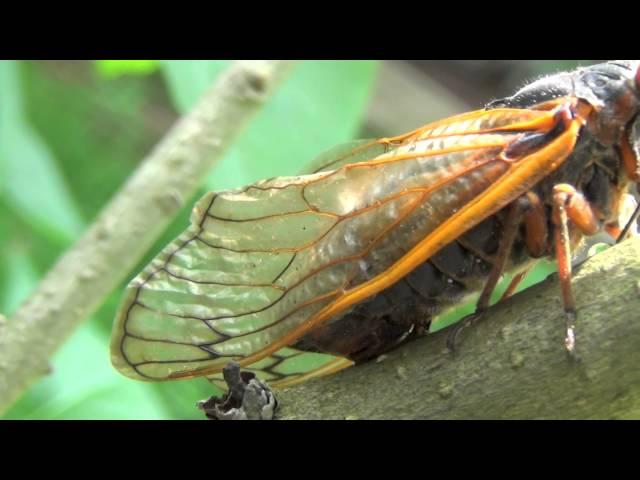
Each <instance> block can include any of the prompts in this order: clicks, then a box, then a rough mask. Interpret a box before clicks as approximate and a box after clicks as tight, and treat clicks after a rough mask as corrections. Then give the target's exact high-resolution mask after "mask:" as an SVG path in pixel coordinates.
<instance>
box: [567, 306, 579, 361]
mask: <svg viewBox="0 0 640 480" xmlns="http://www.w3.org/2000/svg"><path fill="white" fill-rule="evenodd" d="M565 322H566V327H565V335H564V346H565V348H566V351H567V355H568V356H569V360H571V361H573V362H576V363H579V362H580V357H578V354H577V353H576V313H575V312H573V311H567V312H565Z"/></svg>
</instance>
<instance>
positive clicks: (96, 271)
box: [0, 61, 292, 414]
mask: <svg viewBox="0 0 640 480" xmlns="http://www.w3.org/2000/svg"><path fill="white" fill-rule="evenodd" d="M291 66H292V63H291V62H282V61H253V62H237V63H236V64H234V65H233V66H232V67H230V68H229V69H228V70H227V71H226V72H225V73H223V74H222V75H221V76H220V78H219V79H218V81H217V82H216V84H215V85H214V86H213V88H211V90H210V91H209V92H207V93H206V94H205V95H204V97H203V98H202V99H201V101H200V102H199V103H198V105H197V106H196V107H195V108H194V109H193V111H191V112H190V113H189V114H188V115H186V116H185V117H183V118H182V119H181V120H180V121H179V122H178V123H177V124H176V125H175V126H174V127H173V128H172V130H171V131H170V132H169V133H168V134H167V135H166V136H165V138H164V139H163V140H162V141H161V142H160V143H159V144H158V145H157V146H156V148H155V149H154V150H153V151H152V152H151V153H150V154H149V155H148V157H147V158H145V159H144V161H143V162H142V163H141V165H140V167H139V168H138V170H137V171H136V172H135V173H134V174H133V175H132V176H131V178H130V179H129V180H128V181H127V183H126V184H125V185H124V186H123V188H122V189H121V190H120V192H119V193H118V194H117V195H116V196H115V197H114V198H113V200H112V201H111V202H110V203H109V204H108V205H107V206H106V207H105V209H104V210H103V211H102V213H101V214H100V215H99V217H98V218H97V219H96V221H95V222H94V224H93V225H91V227H90V228H89V229H88V231H87V232H86V233H85V234H84V236H83V237H82V238H81V239H80V240H78V242H77V243H76V244H75V245H74V246H73V247H72V248H71V249H70V250H69V251H68V252H67V253H65V254H64V256H63V257H61V258H60V260H59V261H58V263H57V264H56V265H55V266H54V267H53V268H52V269H51V270H50V271H49V273H48V274H47V275H46V276H45V277H44V279H43V280H42V282H41V283H40V285H39V286H38V288H37V290H36V291H35V292H34V293H33V295H31V297H30V298H29V299H28V300H27V301H26V302H25V303H24V304H23V305H22V306H21V307H20V308H19V309H18V310H17V311H16V312H15V313H14V314H13V315H12V316H11V317H10V318H9V319H8V320H7V321H6V322H3V323H0V414H1V413H2V412H3V411H4V410H6V409H7V408H8V407H9V406H10V405H11V404H12V403H13V401H14V400H15V399H17V398H18V396H19V395H20V394H21V393H22V392H24V391H25V390H26V389H27V387H28V386H29V385H30V384H31V383H32V382H33V381H35V380H36V379H37V378H38V377H39V376H41V375H43V374H45V373H46V372H47V370H48V359H49V357H50V356H51V355H52V354H53V353H54V351H55V350H56V349H57V348H58V347H59V346H60V345H61V344H62V343H63V342H64V340H65V339H66V338H67V337H68V336H69V335H70V334H71V333H72V332H73V330H74V329H75V328H76V327H77V326H78V325H79V324H80V322H82V320H84V319H85V318H87V317H88V316H89V315H91V314H92V313H93V312H94V310H95V309H96V308H97V307H98V306H99V305H100V304H101V303H102V302H103V301H104V299H105V298H106V296H107V295H108V294H109V293H110V292H111V291H112V290H113V288H115V287H116V286H117V285H118V283H119V282H121V281H122V280H123V279H124V277H125V275H127V273H128V272H129V271H130V270H131V268H133V267H134V266H135V263H136V262H137V261H138V260H139V259H140V258H141V256H142V255H143V254H144V252H145V251H147V250H148V248H149V247H150V246H151V244H152V243H153V242H154V240H155V239H156V238H157V237H158V236H159V235H160V234H161V233H162V231H163V230H164V229H165V228H166V227H167V225H168V224H169V222H170V221H171V219H172V218H173V217H174V215H175V214H176V213H177V212H178V210H179V209H180V208H181V207H182V205H183V203H184V201H185V200H188V199H189V198H190V197H191V196H192V195H193V194H194V193H195V191H196V189H197V187H198V185H199V184H200V182H201V180H202V178H203V177H204V176H205V174H206V172H208V171H209V170H210V169H211V167H212V166H213V164H214V163H215V162H216V161H217V160H218V159H219V158H220V157H221V156H222V154H223V153H224V152H225V150H226V149H227V148H228V147H229V146H230V145H231V143H232V142H233V140H234V138H235V137H236V136H237V134H238V133H239V132H240V131H241V130H242V128H243V127H244V125H246V124H247V122H248V121H249V119H250V118H251V117H252V116H253V115H254V114H255V113H256V112H257V111H258V110H259V108H260V106H261V105H262V103H263V102H264V101H265V99H266V98H267V97H268V96H269V94H270V93H271V92H272V91H273V90H274V88H275V86H276V85H277V84H278V83H279V82H280V81H281V80H282V79H283V78H284V76H285V75H286V73H288V71H289V70H290V68H291Z"/></svg>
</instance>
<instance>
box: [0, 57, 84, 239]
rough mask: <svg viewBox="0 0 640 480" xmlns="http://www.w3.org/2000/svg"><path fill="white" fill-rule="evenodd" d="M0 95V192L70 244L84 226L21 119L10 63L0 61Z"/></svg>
mask: <svg viewBox="0 0 640 480" xmlns="http://www.w3.org/2000/svg"><path fill="white" fill-rule="evenodd" d="M0 91H1V92H3V99H4V98H8V99H11V100H10V101H8V102H7V103H6V104H5V105H3V108H2V109H0V178H1V179H2V186H1V187H0V189H1V190H0V192H1V193H2V195H3V196H4V197H5V199H6V201H7V203H9V204H10V205H11V206H12V207H13V208H14V209H16V210H17V211H20V212H21V213H22V215H23V216H24V217H25V218H28V219H29V221H30V222H31V223H32V224H33V225H34V226H35V227H36V228H38V227H39V228H44V229H46V230H47V231H49V232H51V233H52V234H53V235H56V236H57V237H59V238H64V239H67V240H68V241H70V240H71V239H72V238H74V237H76V236H77V235H78V234H79V233H80V232H81V231H82V229H83V224H84V222H83V220H82V217H81V215H80V213H79V211H78V209H77V207H76V205H75V203H74V200H73V198H72V197H71V195H70V193H69V191H68V189H67V185H66V183H65V179H64V177H63V176H62V175H61V174H60V171H59V169H58V165H57V162H56V160H55V159H54V158H53V157H52V155H51V154H50V153H49V150H48V149H47V147H46V145H45V144H44V143H43V142H42V141H41V140H40V138H39V137H38V136H37V135H36V134H35V132H34V131H33V130H32V129H31V127H30V126H29V125H28V124H27V123H26V121H25V119H24V117H23V113H22V92H21V89H20V85H19V79H18V68H17V64H16V62H13V61H5V62H0Z"/></svg>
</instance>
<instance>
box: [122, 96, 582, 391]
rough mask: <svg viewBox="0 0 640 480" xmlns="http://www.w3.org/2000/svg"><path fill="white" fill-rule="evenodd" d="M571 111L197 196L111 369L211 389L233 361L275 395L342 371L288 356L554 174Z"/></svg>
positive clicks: (377, 149)
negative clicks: (191, 380) (197, 382)
mask: <svg viewBox="0 0 640 480" xmlns="http://www.w3.org/2000/svg"><path fill="white" fill-rule="evenodd" d="M572 107H573V103H572V102H571V101H570V100H567V102H566V103H565V104H562V105H559V106H558V108H556V109H554V110H549V111H537V110H524V109H495V110H488V111H477V112H472V113H467V114H463V115H459V116H456V117H452V118H450V119H447V120H444V121H441V122H437V123H434V124H430V125H427V126H425V127H423V128H421V129H419V130H416V131H414V132H410V133H409V134H407V135H403V136H400V137H395V138H390V139H382V140H378V141H373V142H364V143H357V144H355V145H354V144H351V145H350V146H349V147H347V148H338V149H334V150H333V153H331V154H329V155H324V156H322V158H321V159H320V160H319V161H318V162H316V167H315V169H316V172H317V173H314V174H310V175H302V176H298V177H283V178H276V179H271V180H268V181H262V182H258V183H256V184H253V185H250V186H248V187H245V188H242V189H237V190H233V191H229V192H223V193H209V194H207V195H205V196H204V198H202V199H201V200H200V201H199V202H198V204H197V205H196V207H195V208H194V211H193V214H192V217H191V226H190V227H189V228H188V229H187V230H186V231H185V232H184V233H183V234H182V235H181V236H180V237H178V238H177V239H176V240H175V241H174V242H172V243H171V244H170V245H168V246H167V247H166V248H165V249H164V250H163V251H162V252H161V253H160V254H159V255H158V256H157V257H156V258H155V259H154V260H153V261H152V262H151V263H150V264H149V265H148V266H147V267H146V268H145V269H144V270H143V272H142V273H141V274H139V275H138V276H137V277H136V278H135V279H134V280H133V281H132V282H131V283H130V285H129V286H128V288H127V290H126V294H125V298H124V300H123V303H122V305H121V307H120V310H119V313H118V316H117V320H116V323H115V326H114V335H113V340H112V345H111V352H112V361H113V364H114V365H115V366H116V368H118V370H120V371H121V372H122V373H123V374H125V375H127V376H130V377H132V378H136V379H140V380H170V379H178V378H188V377H194V376H201V375H204V376H209V377H211V376H213V379H214V380H215V376H216V375H217V374H218V373H219V372H220V371H221V370H222V368H223V367H224V365H225V364H226V363H227V362H229V361H238V362H239V363H240V364H241V365H242V366H244V367H249V368H254V369H255V370H256V371H258V372H262V373H263V374H264V375H267V378H269V376H272V378H273V379H274V380H276V381H278V382H280V383H281V384H287V383H288V380H291V381H293V380H295V379H300V378H308V377H309V376H314V375H321V374H323V373H327V372H329V371H335V370H337V369H340V368H344V367H345V366H348V365H350V364H351V362H350V361H349V360H346V359H342V358H336V357H332V356H330V355H326V356H324V357H318V358H317V359H316V360H317V362H316V363H315V364H314V363H313V362H310V364H311V366H309V367H305V368H294V367H293V365H294V364H295V362H294V360H295V357H296V356H299V355H302V354H304V353H308V352H300V351H297V350H293V349H289V348H288V347H290V346H291V345H293V344H294V343H295V342H296V341H297V340H298V339H300V338H301V337H303V336H304V335H305V334H306V333H308V332H310V331H312V330H313V329H314V328H316V327H317V326H318V325H320V324H322V323H324V322H327V321H332V320H335V319H337V318H339V317H340V315H341V314H343V313H344V312H345V311H346V310H348V309H349V308H350V307H352V306H353V305H355V304H356V303H358V302H361V301H363V300H365V299H366V298H368V297H370V296H372V295H374V294H376V293H377V292H379V291H381V290H383V289H385V288H388V287H389V286H391V285H393V284H394V283H395V282H397V281H398V280H400V279H401V278H402V277H403V276H405V275H406V274H407V273H409V272H410V271H411V270H412V269H414V268H415V267H417V266H418V265H420V264H421V263H422V262H424V261H425V260H426V259H428V258H429V257H430V256H431V255H433V254H434V253H435V252H437V251H438V250H439V249H440V248H442V247H443V246H444V245H446V244H447V243H449V242H451V241H452V240H453V239H455V238H457V237H458V236H460V235H461V234H463V233H464V232H466V231H467V230H469V229H470V228H472V227H473V226H475V225H476V224H478V223H479V222H480V221H481V220H482V219H484V218H486V217H488V216H489V215H492V214H493V213H495V212H497V211H498V210H499V209H501V208H502V207H504V206H505V205H507V204H508V203H510V202H511V201H513V200H514V199H515V198H517V197H518V196H520V195H522V194H523V193H524V192H526V191H527V190H529V189H530V188H531V187H532V186H533V185H535V184H536V183H537V182H538V181H539V180H540V179H542V178H543V177H544V176H545V175H547V174H548V173H549V172H550V171H553V170H554V169H555V168H557V167H558V166H559V165H560V164H561V163H562V162H563V161H564V160H565V159H566V158H567V156H568V155H569V154H570V153H571V151H572V149H573V146H574V144H575V141H576V138H577V135H578V132H579V128H580V122H579V121H578V119H576V118H574V117H573V116H572V114H571V109H572ZM354 162H355V163H354ZM318 355H322V354H318ZM299 360H300V359H297V360H296V361H299Z"/></svg>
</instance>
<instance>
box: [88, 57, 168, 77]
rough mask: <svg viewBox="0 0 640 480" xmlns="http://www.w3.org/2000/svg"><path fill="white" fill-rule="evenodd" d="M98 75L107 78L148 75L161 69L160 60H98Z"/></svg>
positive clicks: (95, 63) (96, 62) (96, 66)
mask: <svg viewBox="0 0 640 480" xmlns="http://www.w3.org/2000/svg"><path fill="white" fill-rule="evenodd" d="M94 65H95V68H96V70H97V71H98V73H99V74H100V75H102V76H104V77H106V78H113V77H119V76H121V75H148V74H150V73H153V72H155V71H156V70H158V69H159V68H160V62H159V61H158V60H96V61H95V62H94Z"/></svg>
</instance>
